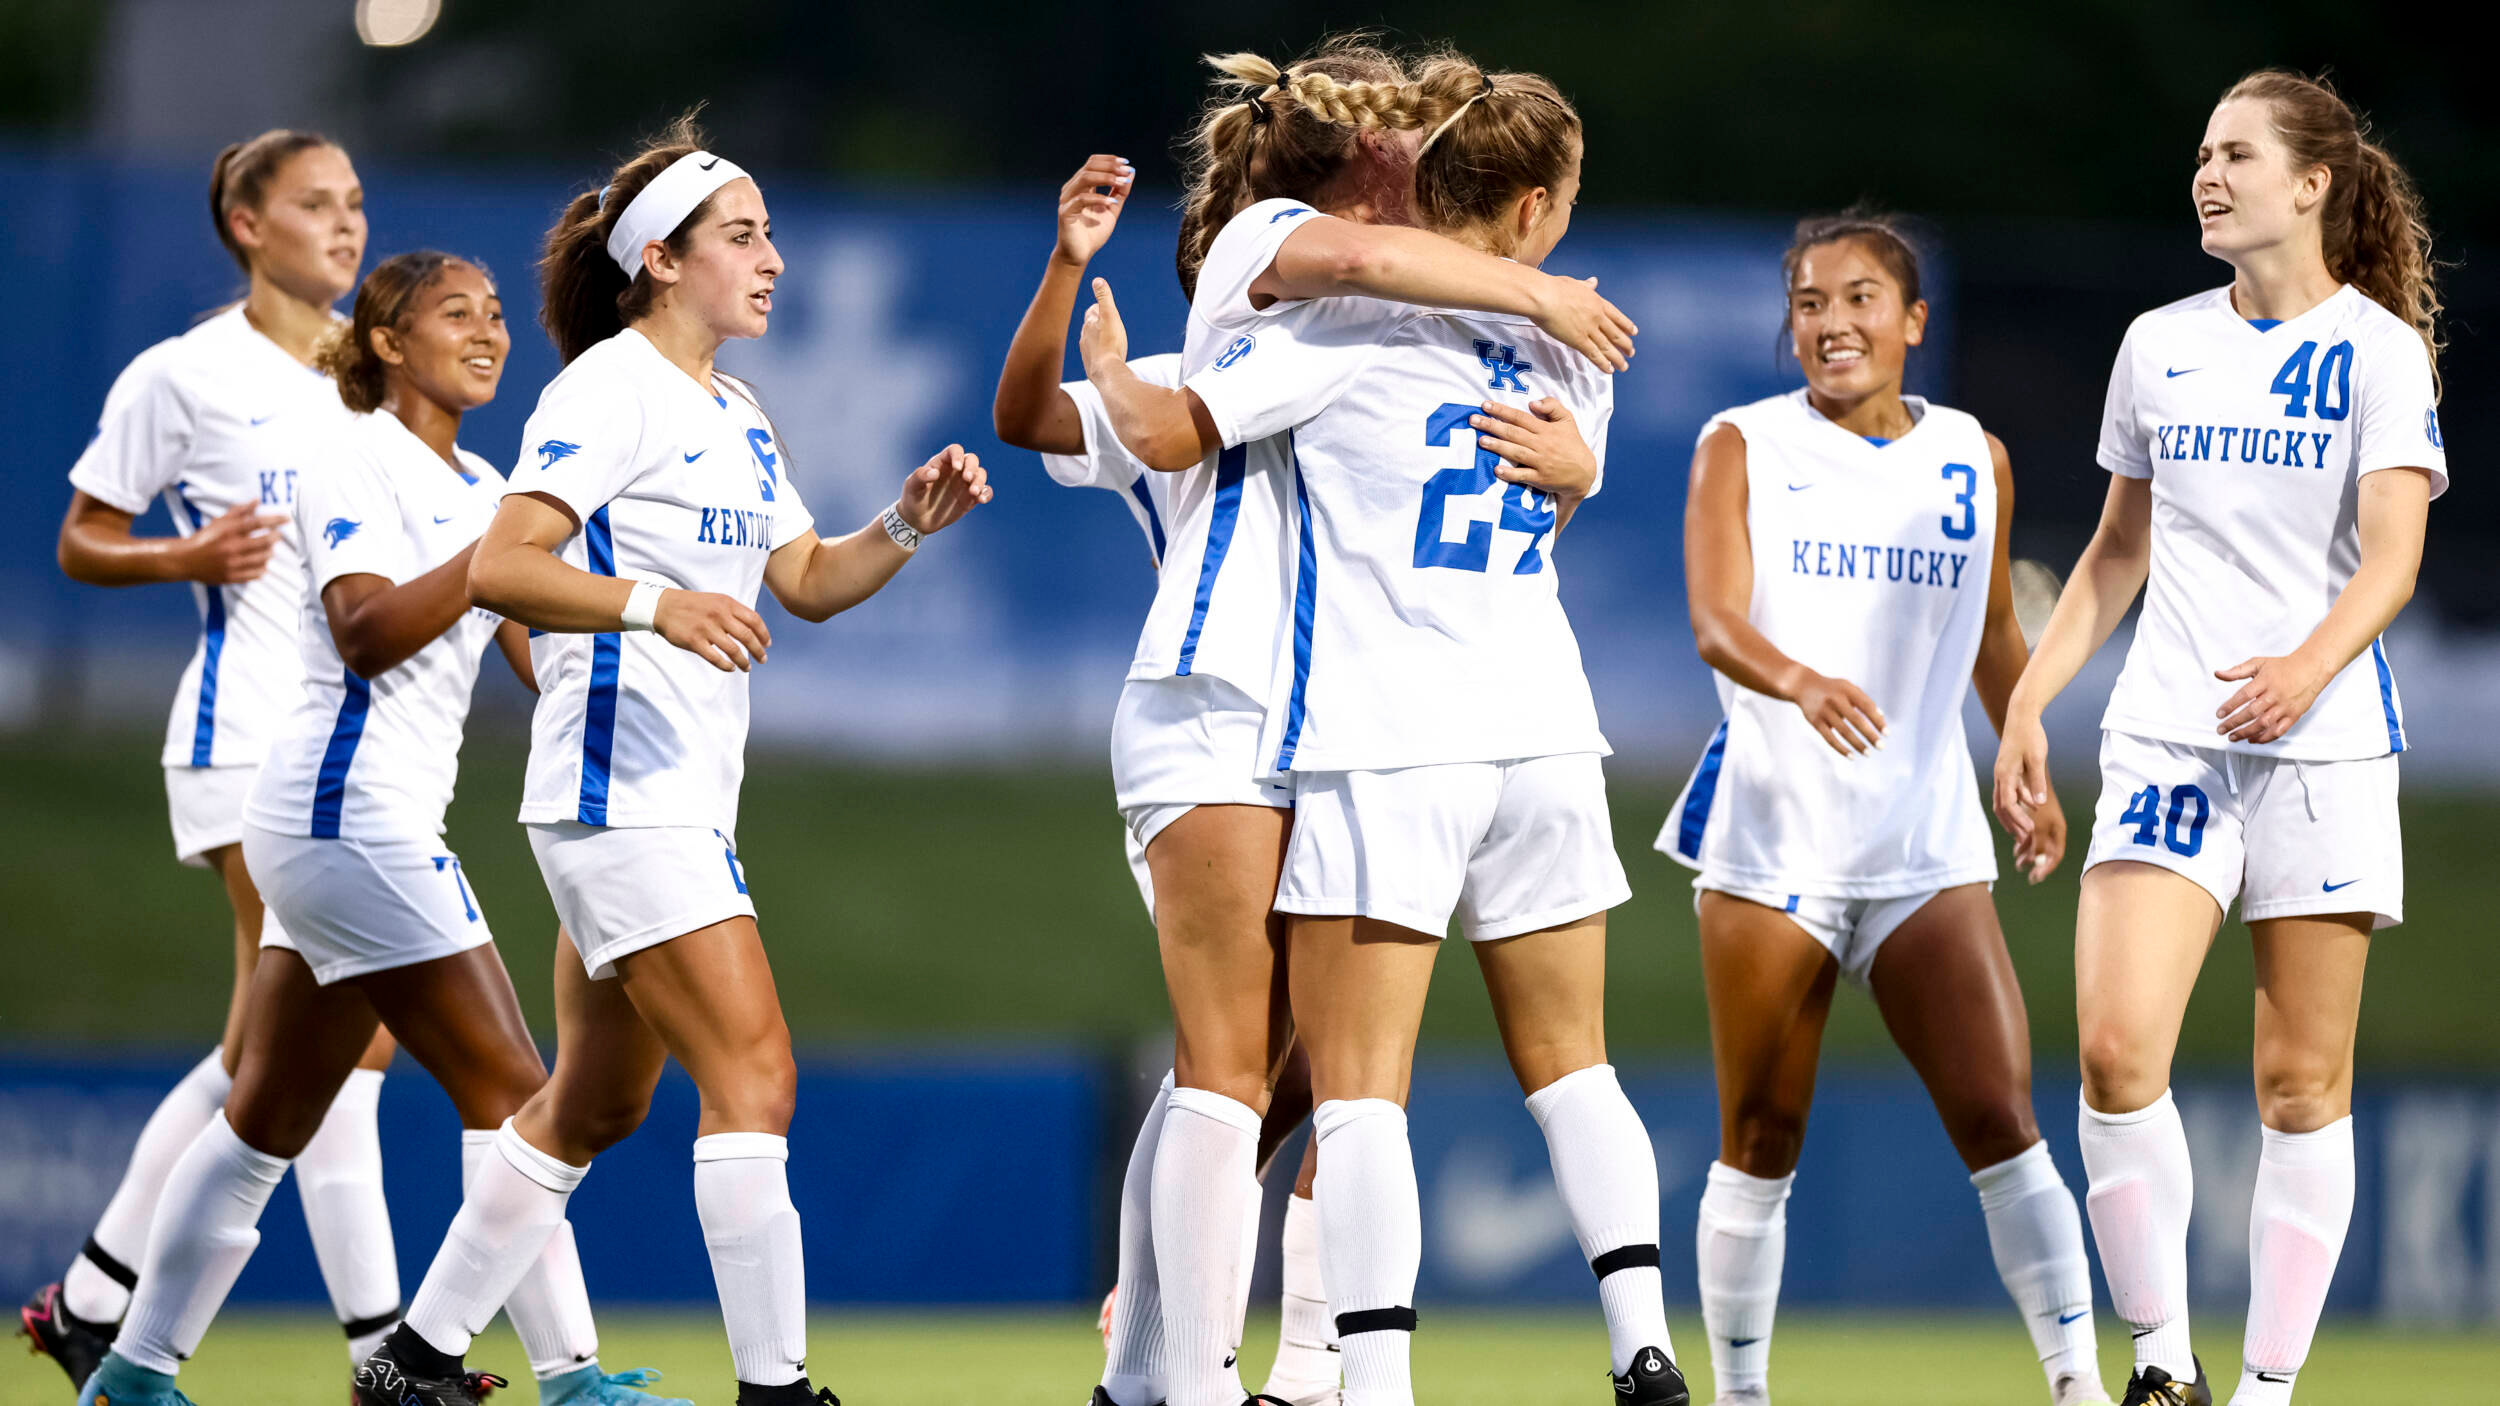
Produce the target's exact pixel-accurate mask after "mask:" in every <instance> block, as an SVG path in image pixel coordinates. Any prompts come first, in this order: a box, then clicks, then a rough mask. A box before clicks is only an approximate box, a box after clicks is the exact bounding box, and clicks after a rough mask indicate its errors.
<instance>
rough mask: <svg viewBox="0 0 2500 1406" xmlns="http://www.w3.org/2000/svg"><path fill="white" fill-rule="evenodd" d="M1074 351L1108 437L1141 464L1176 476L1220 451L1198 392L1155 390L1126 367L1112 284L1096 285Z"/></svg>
mask: <svg viewBox="0 0 2500 1406" xmlns="http://www.w3.org/2000/svg"><path fill="white" fill-rule="evenodd" d="M1077 349H1078V351H1079V352H1080V353H1081V354H1082V355H1083V357H1084V359H1085V379H1086V380H1088V381H1090V382H1092V383H1093V386H1094V389H1095V390H1097V391H1099V392H1101V393H1102V404H1103V410H1104V412H1105V413H1106V414H1108V415H1109V416H1110V418H1111V430H1112V433H1114V434H1116V435H1118V436H1119V437H1120V443H1122V444H1123V445H1126V446H1127V447H1128V452H1129V453H1130V454H1132V455H1134V456H1136V458H1137V461H1138V462H1139V463H1141V464H1144V465H1145V466H1146V467H1147V468H1150V469H1160V470H1162V471H1164V472H1166V473H1175V472H1178V471H1179V470H1182V469H1186V468H1192V467H1194V466H1195V465H1196V464H1197V463H1198V461H1199V460H1201V459H1204V458H1205V457H1207V456H1208V455H1209V454H1212V453H1214V452H1215V451H1216V450H1217V449H1219V448H1222V447H1223V443H1224V436H1223V433H1222V431H1220V430H1218V429H1217V428H1216V425H1215V416H1214V415H1212V414H1210V413H1209V412H1208V410H1207V406H1206V402H1205V401H1202V400H1200V399H1199V398H1198V393H1197V392H1196V391H1193V390H1191V389H1189V388H1188V387H1186V386H1158V385H1155V384H1154V383H1153V382H1151V381H1148V380H1146V379H1145V378H1144V377H1142V376H1140V375H1138V374H1137V372H1136V371H1135V369H1133V368H1132V367H1130V365H1129V364H1128V328H1127V326H1126V325H1125V324H1123V323H1122V322H1121V321H1120V307H1119V304H1118V303H1116V302H1114V301H1112V297H1111V285H1110V283H1109V282H1107V281H1105V280H1103V279H1100V278H1097V279H1095V280H1094V305H1093V306H1092V307H1090V308H1087V309H1086V310H1085V326H1084V329H1083V330H1082V331H1081V332H1079V333H1078V335H1077ZM1055 388H1056V387H1055V386H1054V389H1055ZM1071 409H1072V410H1073V407H1071ZM1082 447H1083V446H1082V445H1080V446H1079V448H1080V449H1081V448H1082Z"/></svg>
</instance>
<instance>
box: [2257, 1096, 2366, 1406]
mask: <svg viewBox="0 0 2500 1406" xmlns="http://www.w3.org/2000/svg"><path fill="white" fill-rule="evenodd" d="M2264 1132H2265V1139H2266V1144H2265V1150H2264V1151H2263V1152H2262V1153H2260V1154H2258V1158H2257V1192H2256V1195H2255V1196H2254V1197H2253V1198H2252V1199H2251V1200H2250V1202H2249V1206H2248V1283H2249V1294H2248V1336H2247V1339H2246V1341H2245V1342H2244V1343H2243V1344H2242V1347H2241V1351H2240V1360H2241V1364H2242V1365H2241V1367H2240V1385H2239V1390H2237V1391H2235V1392H2233V1393H2231V1403H2232V1406H2284V1403H2286V1402H2289V1401H2290V1400H2291V1399H2292V1378H2294V1377H2295V1376H2298V1375H2299V1373H2300V1368H2301V1364H2302V1363H2304V1362H2306V1361H2308V1360H2309V1343H2310V1340H2311V1339H2312V1338H2314V1337H2316V1336H2317V1332H2318V1315H2319V1313H2321V1312H2322V1311H2324V1309H2325V1308H2326V1289H2327V1285H2328V1284H2329V1283H2331V1282H2332V1281H2333V1280H2334V1278H2335V1262H2336V1261H2337V1260H2339V1259H2341V1258H2342V1257H2343V1253H2344V1232H2345V1230H2346V1229H2348V1228H2349V1227H2350V1226H2351V1224H2352V1183H2353V1156H2352V1118H2351V1116H2350V1115H2349V1114H2347V1115H2346V1116H2344V1117H2342V1118H2338V1119H2336V1120H2335V1121H2334V1122H2332V1123H2329V1124H2327V1125H2326V1126H2325V1127H2323V1128H2320V1129H2318V1130H2317V1131H2316V1132H2314V1133H2278V1132H2276V1131H2275V1130H2274V1129H2272V1128H2267V1129H2264Z"/></svg>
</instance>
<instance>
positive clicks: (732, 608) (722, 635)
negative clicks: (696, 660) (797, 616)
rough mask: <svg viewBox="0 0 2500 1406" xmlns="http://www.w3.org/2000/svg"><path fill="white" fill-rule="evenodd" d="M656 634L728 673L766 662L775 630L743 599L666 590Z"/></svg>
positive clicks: (655, 618)
mask: <svg viewBox="0 0 2500 1406" xmlns="http://www.w3.org/2000/svg"><path fill="white" fill-rule="evenodd" d="M651 630H652V633H654V634H656V635H658V636H659V637H660V638H661V639H664V640H667V641H668V642H669V643H670V644H673V645H675V646H677V647H678V648H679V649H682V650H685V651H686V652H687V653H689V654H698V655H701V656H702V657H703V658H704V659H705V660H707V661H708V662H709V663H710V664H711V666H712V667H713V668H715V669H718V670H720V671H721V672H722V673H724V674H725V673H728V672H730V671H731V670H733V669H752V668H754V667H755V666H756V665H758V664H761V663H763V662H764V651H765V650H766V649H767V648H769V647H770V646H771V645H772V642H773V632H772V631H771V630H770V629H769V628H767V627H766V626H765V624H764V617H763V616H761V615H758V614H756V613H755V611H754V609H753V608H752V607H750V606H748V605H746V604H745V603H744V602H742V601H737V600H732V599H730V598H729V597H728V596H724V595H720V594H718V593H716V592H712V591H676V590H671V591H662V592H661V593H660V605H659V609H658V610H657V611H656V612H655V613H654V614H653V615H652V617H651Z"/></svg>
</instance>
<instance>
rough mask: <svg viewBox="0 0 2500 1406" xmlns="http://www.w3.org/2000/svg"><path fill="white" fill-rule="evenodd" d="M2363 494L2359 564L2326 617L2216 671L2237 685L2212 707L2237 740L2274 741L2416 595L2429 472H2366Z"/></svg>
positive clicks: (2225, 729)
mask: <svg viewBox="0 0 2500 1406" xmlns="http://www.w3.org/2000/svg"><path fill="white" fill-rule="evenodd" d="M2359 494H2360V504H2359V508H2358V522H2357V524H2356V525H2357V526H2358V528H2359V529H2360V534H2361V565H2360V566H2359V567H2357V568H2355V569H2354V571H2353V573H2352V579H2351V580H2350V581H2347V582H2345V583H2344V589H2343V591H2342V593H2341V594H2339V595H2337V596H2336V597H2335V604H2334V606H2333V607H2332V608H2330V609H2329V610H2328V611H2327V612H2326V618H2325V619H2324V620H2321V621H2319V622H2318V626H2317V628H2316V629H2314V630H2311V631H2310V632H2309V637H2308V638H2307V639H2305V640H2302V641H2301V642H2300V647H2299V648H2297V649H2295V650H2293V651H2292V652H2291V653H2289V654H2285V655H2279V656H2275V657H2272V658H2268V657H2264V656H2260V657H2258V658H2254V659H2243V660H2241V661H2240V662H2239V663H2237V664H2234V665H2232V666H2231V667H2230V668H2227V669H2217V670H2215V671H2214V677H2215V678H2218V679H2222V680H2224V681H2226V682H2228V681H2233V680H2237V681H2239V684H2240V686H2239V688H2238V689H2237V690H2236V691H2234V692H2233V693H2232V695H2231V696H2230V697H2229V698H2227V699H2225V700H2224V701H2223V704H2222V706H2221V707H2219V708H2217V709H2215V710H2214V716H2215V717H2217V718H2220V719H2221V720H2222V721H2221V722H2220V723H2219V724H2218V725H2217V726H2216V727H2215V729H2214V730H2215V731H2217V732H2219V733H2221V734H2222V735H2223V736H2225V737H2228V738H2229V739H2231V740H2232V741H2234V742H2272V741H2274V740H2275V739H2277V738H2279V737H2281V736H2282V735H2283V734H2284V733H2287V732H2289V731H2291V730H2292V724H2294V723H2297V722H2299V721H2300V720H2301V718H2302V717H2303V716H2304V715H2306V714H2307V713H2308V711H2309V705H2311V704H2312V703H2315V702H2317V701H2318V693H2319V691H2320V690H2322V689H2324V688H2325V687H2326V686H2327V684H2328V683H2329V682H2331V681H2332V680H2333V679H2334V677H2335V676H2336V675H2337V674H2340V673H2342V672H2343V671H2344V666H2345V665H2347V664H2350V663H2351V662H2352V661H2353V660H2355V659H2358V658H2360V657H2361V651H2363V650H2365V649H2368V648H2369V647H2370V641H2372V640H2375V639H2377V638H2378V637H2379V634H2380V633H2381V632H2382V631H2384V630H2385V629H2386V628H2387V627H2388V626H2389V625H2391V624H2393V623H2395V619H2396V614H2397V612H2399V611H2401V610H2403V609H2404V608H2405V602H2407V601H2410V600H2412V599H2413V583H2414V578H2415V575H2416V573H2418V572H2419V571H2420V570H2421V567H2422V534H2423V532H2424V530H2425V529H2427V528H2428V527H2429V525H2430V512H2431V476H2430V471H2429V470H2427V469H2382V470H2379V471H2378V472H2376V473H2368V474H2363V475H2362V476H2361V482H2360V485H2359Z"/></svg>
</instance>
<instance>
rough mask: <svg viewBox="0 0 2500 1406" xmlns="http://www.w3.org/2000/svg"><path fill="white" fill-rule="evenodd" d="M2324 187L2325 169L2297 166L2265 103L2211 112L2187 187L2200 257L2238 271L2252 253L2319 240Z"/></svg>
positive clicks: (2232, 104)
mask: <svg viewBox="0 0 2500 1406" xmlns="http://www.w3.org/2000/svg"><path fill="white" fill-rule="evenodd" d="M2327 181H2328V177H2327V170H2326V168H2325V167H2324V166H2309V167H2298V166H2295V164H2294V163H2293V161H2292V154H2291V150H2290V149H2289V148H2288V147H2286V146H2285V145H2284V144H2283V137H2282V135H2281V134H2280V133H2278V132H2276V131H2275V130H2274V118H2273V113H2272V112H2271V111H2270V110H2269V108H2268V107H2267V105H2266V103H2265V101H2264V100H2263V99H2261V98H2234V99H2232V100H2231V101H2229V102H2226V103H2224V104H2223V105H2222V106H2220V107H2217V108H2215V109H2214V115H2213V117H2212V118H2211V119H2210V120H2208V121H2207V122H2206V124H2205V140H2204V142H2203V143H2202V144H2200V145H2199V146H2198V147H2197V149H2196V178H2195V180H2194V182H2193V183H2192V185H2191V187H2190V194H2191V196H2192V197H2193V198H2194V200H2195V202H2196V224H2197V228H2198V229H2199V230H2201V231H2202V232H2203V235H2204V239H2203V242H2204V246H2205V252H2206V253H2208V254H2211V255H2213V256H2214V257H2215V258H2217V259H2221V260H2223V261H2225V262H2228V263H2237V262H2238V261H2239V260H2240V259H2241V258H2243V257H2245V256H2246V255H2248V254H2250V253H2252V252H2254V251H2257V250H2262V249H2270V248H2274V247H2277V246H2279V245H2283V244H2287V243H2291V242H2293V241H2295V240H2298V239H2302V238H2307V239H2309V240H2313V241H2314V240H2317V239H2319V238H2320V237H2321V235H2320V233H2319V214H2320V211H2321V210H2322V209H2323V208H2324V206H2325V203H2326V189H2327Z"/></svg>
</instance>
